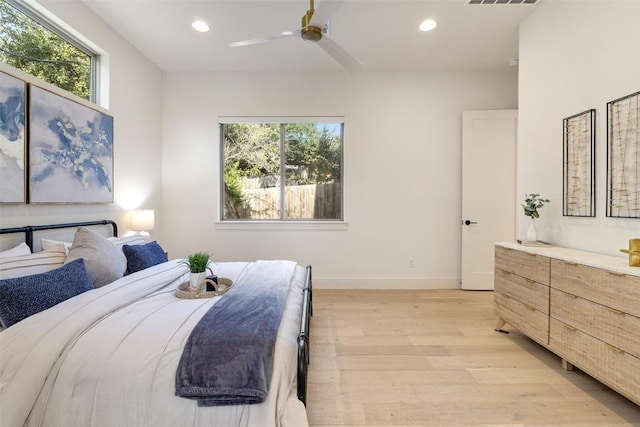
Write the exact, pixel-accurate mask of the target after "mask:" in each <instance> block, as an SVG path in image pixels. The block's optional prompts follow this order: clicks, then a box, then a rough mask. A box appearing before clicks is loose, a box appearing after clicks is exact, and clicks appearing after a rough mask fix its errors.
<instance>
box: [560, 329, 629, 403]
mask: <svg viewBox="0 0 640 427" xmlns="http://www.w3.org/2000/svg"><path fill="white" fill-rule="evenodd" d="M549 326H550V331H549V347H550V348H551V349H552V350H553V351H554V352H555V353H556V354H558V355H559V356H560V357H562V358H563V359H565V360H567V361H569V362H570V363H572V364H574V365H576V366H577V367H578V368H580V369H582V370H583V371H585V372H586V373H588V374H589V375H591V376H593V377H595V378H596V379H598V380H600V381H602V382H603V383H605V384H607V385H608V386H609V387H611V388H612V389H614V390H616V391H618V392H619V393H620V394H622V395H624V396H626V397H627V398H629V399H631V400H633V401H634V402H635V403H637V404H640V359H639V358H637V357H635V356H632V355H631V354H629V353H626V352H624V351H623V350H621V349H619V348H617V347H614V346H611V345H609V344H606V343H604V342H602V341H600V340H599V339H597V338H594V337H592V336H590V335H588V334H585V333H584V332H581V331H580V330H578V329H575V328H573V327H572V326H569V325H566V324H564V323H562V322H560V321H559V320H556V319H551V322H550V325H549Z"/></svg>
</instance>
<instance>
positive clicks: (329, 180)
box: [220, 118, 344, 221]
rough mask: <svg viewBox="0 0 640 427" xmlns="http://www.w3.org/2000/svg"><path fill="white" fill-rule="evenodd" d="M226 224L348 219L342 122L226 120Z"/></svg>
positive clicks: (223, 131)
mask: <svg viewBox="0 0 640 427" xmlns="http://www.w3.org/2000/svg"><path fill="white" fill-rule="evenodd" d="M220 122H221V123H220V132H221V140H222V141H223V143H222V156H221V158H222V168H221V169H222V175H223V176H222V180H221V181H222V183H223V185H222V191H221V193H222V202H223V203H222V219H223V220H283V221H284V220H342V219H343V215H342V142H343V131H344V124H343V121H342V120H341V119H336V118H330V119H328V118H327V119H322V118H320V119H312V118H310V119H308V120H301V119H300V118H295V119H294V120H291V121H290V120H278V119H272V118H270V119H262V120H260V121H257V122H254V121H250V120H244V119H229V120H222V119H221V120H220Z"/></svg>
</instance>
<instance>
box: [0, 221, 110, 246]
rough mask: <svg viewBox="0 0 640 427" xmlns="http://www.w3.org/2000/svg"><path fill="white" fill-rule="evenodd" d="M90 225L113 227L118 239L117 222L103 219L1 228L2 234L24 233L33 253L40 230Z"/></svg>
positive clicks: (25, 240)
mask: <svg viewBox="0 0 640 427" xmlns="http://www.w3.org/2000/svg"><path fill="white" fill-rule="evenodd" d="M88 225H111V226H112V227H113V237H118V226H117V225H116V223H115V221H112V220H110V219H101V220H98V221H85V222H68V223H66V224H49V225H25V226H23V227H10V228H0V234H13V233H24V242H25V243H26V244H27V245H28V246H29V247H30V248H31V250H32V251H33V233H34V232H35V231H40V230H56V229H58V228H74V227H84V226H88Z"/></svg>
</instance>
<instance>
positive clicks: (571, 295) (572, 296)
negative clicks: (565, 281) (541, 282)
mask: <svg viewBox="0 0 640 427" xmlns="http://www.w3.org/2000/svg"><path fill="white" fill-rule="evenodd" d="M565 294H566V295H567V296H568V297H569V298H573V299H576V298H578V297H577V295H574V294H569V293H566V292H565Z"/></svg>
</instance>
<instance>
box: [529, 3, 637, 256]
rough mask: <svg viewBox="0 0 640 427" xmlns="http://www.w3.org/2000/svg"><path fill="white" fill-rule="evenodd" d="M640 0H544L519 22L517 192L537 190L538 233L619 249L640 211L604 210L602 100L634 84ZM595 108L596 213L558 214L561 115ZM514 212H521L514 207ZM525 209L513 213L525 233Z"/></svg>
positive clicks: (560, 241)
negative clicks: (631, 215)
mask: <svg viewBox="0 0 640 427" xmlns="http://www.w3.org/2000/svg"><path fill="white" fill-rule="evenodd" d="M639 22H640V2H639V1H629V0H595V1H581V2H576V1H566V0H555V1H546V2H542V3H541V4H540V5H539V6H538V7H537V9H536V10H535V11H534V12H533V14H532V15H531V16H530V17H529V18H527V20H526V21H525V22H524V23H523V24H522V25H521V27H520V75H519V104H520V105H519V117H520V129H519V145H518V164H517V169H518V186H517V187H518V194H519V195H522V197H521V198H522V199H524V197H523V195H524V193H531V192H535V193H540V194H542V195H543V196H545V197H547V198H549V199H551V201H552V203H551V204H549V205H548V206H545V207H544V208H542V210H541V211H540V213H541V221H540V224H539V227H538V238H540V239H542V240H547V241H550V242H552V243H555V244H557V245H561V246H567V247H572V248H579V249H585V250H590V251H594V252H600V253H607V254H612V255H616V254H617V255H620V256H624V255H622V254H620V253H619V251H618V250H619V249H620V248H625V247H627V246H628V239H630V238H636V237H640V219H620V218H607V217H606V157H607V152H606V145H607V133H606V115H607V113H606V103H607V102H609V101H612V100H614V99H617V98H620V97H622V96H625V95H628V94H631V93H634V92H637V91H638V90H640V80H638V75H640V56H639V55H638V52H639V51H638V41H639V40H640V25H639V24H638V23H639ZM590 108H595V109H596V114H597V117H596V119H597V123H596V162H597V165H596V186H597V191H596V217H595V218H571V217H563V216H562V145H563V142H562V141H563V135H562V120H563V118H566V117H569V116H572V115H574V114H577V113H580V112H582V111H585V110H587V109H590ZM518 212H522V209H521V208H519V210H518ZM525 219H526V217H525V216H524V215H519V216H518V230H519V235H520V236H524V233H525V228H526V221H525Z"/></svg>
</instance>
